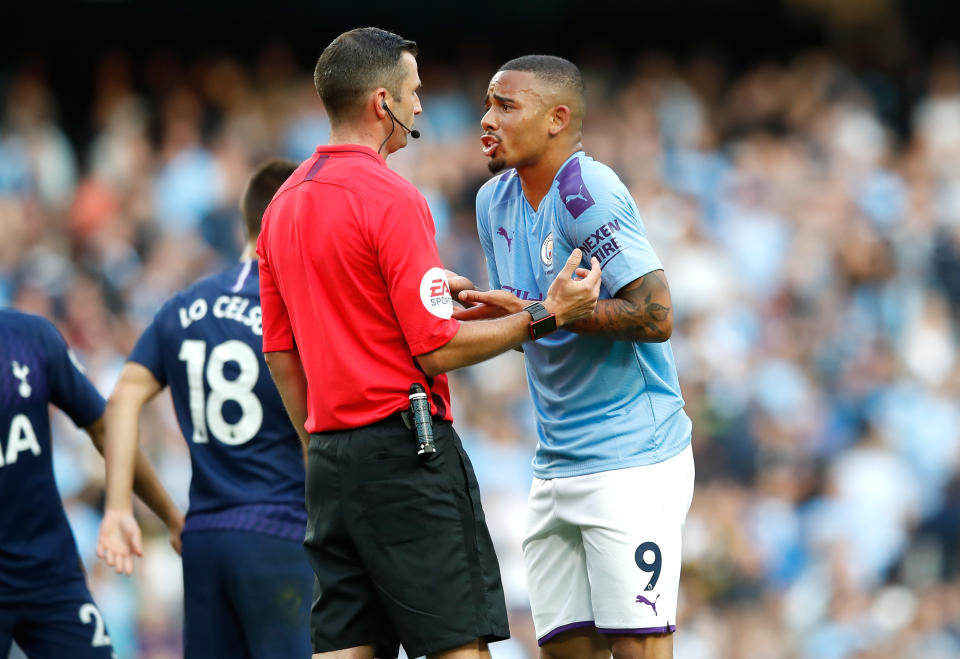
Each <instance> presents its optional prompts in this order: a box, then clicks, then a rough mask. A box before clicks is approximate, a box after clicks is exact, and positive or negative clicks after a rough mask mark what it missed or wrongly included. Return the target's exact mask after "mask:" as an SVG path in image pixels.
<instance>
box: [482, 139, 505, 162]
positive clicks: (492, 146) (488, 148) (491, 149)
mask: <svg viewBox="0 0 960 659" xmlns="http://www.w3.org/2000/svg"><path fill="white" fill-rule="evenodd" d="M480 142H481V144H483V155H485V156H487V157H488V158H489V157H490V156H492V155H493V154H494V153H495V152H496V150H497V147H498V146H500V140H498V139H497V138H496V137H494V136H493V135H484V136H482V137H481V138H480Z"/></svg>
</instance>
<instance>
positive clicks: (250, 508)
mask: <svg viewBox="0 0 960 659" xmlns="http://www.w3.org/2000/svg"><path fill="white" fill-rule="evenodd" d="M262 344H263V340H262V329H261V324H260V282H259V270H258V268H257V262H256V261H245V262H243V263H241V264H239V265H237V266H236V267H234V268H231V269H230V270H227V271H226V272H223V273H220V274H217V275H213V276H210V277H207V278H205V279H201V280H200V281H198V282H196V283H195V284H193V285H192V286H190V287H189V288H186V289H185V290H183V291H181V292H180V293H178V294H177V295H175V296H174V297H173V298H172V299H171V300H170V301H168V302H167V303H166V304H165V305H164V306H163V307H162V308H161V309H160V311H159V312H158V313H157V315H156V317H155V318H154V320H153V322H152V323H151V324H150V326H149V327H147V329H146V330H145V331H144V333H143V336H141V337H140V340H139V341H138V342H137V345H136V347H134V349H133V352H132V353H131V355H130V361H133V362H136V363H138V364H142V365H143V366H145V367H146V368H147V369H149V370H150V372H151V373H153V376H154V377H155V378H156V379H157V381H158V382H160V383H161V384H165V385H169V387H170V392H171V394H172V396H173V405H174V408H175V410H176V415H177V421H178V423H179V424H180V429H181V430H182V431H183V435H184V438H185V439H186V440H187V445H188V446H189V447H190V459H191V463H192V466H193V477H192V479H191V482H190V507H189V510H188V513H187V520H186V525H185V527H184V531H192V530H199V529H240V530H251V531H260V532H263V533H268V534H271V535H277V536H281V537H288V538H290V539H296V540H302V539H303V532H304V527H305V523H306V513H305V512H304V468H303V453H302V450H301V444H300V440H299V438H298V436H297V433H296V431H295V430H294V428H293V426H292V424H291V423H290V419H289V417H287V413H286V410H285V409H284V407H283V402H282V401H281V399H280V394H279V393H278V392H277V389H276V387H275V386H274V384H273V380H272V379H271V377H270V373H269V371H268V370H267V366H266V363H265V362H264V359H263V352H262Z"/></svg>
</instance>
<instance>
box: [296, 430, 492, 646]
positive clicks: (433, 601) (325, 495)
mask: <svg viewBox="0 0 960 659" xmlns="http://www.w3.org/2000/svg"><path fill="white" fill-rule="evenodd" d="M433 428H434V437H435V443H436V447H437V452H436V453H435V454H434V455H433V456H432V457H430V458H429V459H427V460H424V459H422V458H420V457H418V456H417V454H416V448H417V444H416V440H415V437H414V434H413V432H412V431H410V430H408V429H407V428H406V427H405V426H404V425H403V423H402V421H401V420H400V417H399V415H394V416H392V417H390V418H388V419H386V420H384V421H381V422H379V423H376V424H373V425H370V426H364V427H362V428H357V429H353V430H348V431H343V432H331V433H320V434H316V435H312V436H311V438H310V449H309V458H308V462H307V485H306V488H307V490H306V494H307V535H306V540H305V541H304V545H305V547H306V552H307V558H308V559H309V561H310V564H311V565H312V567H313V571H314V574H315V575H316V578H317V583H316V588H315V592H314V602H313V609H312V611H311V615H310V634H311V639H312V641H313V651H314V652H329V651H332V650H340V649H344V648H349V647H355V646H359V645H371V644H372V645H374V646H376V656H377V657H396V656H397V653H398V646H399V644H401V643H402V644H403V647H404V650H405V651H406V653H407V655H408V656H410V657H417V656H420V655H423V654H426V653H432V652H438V651H441V650H446V649H449V648H454V647H457V646H460V645H463V644H465V643H468V642H470V641H472V640H473V639H477V638H480V639H485V640H487V641H488V642H489V641H498V640H502V639H505V638H508V637H509V635H510V631H509V627H508V624H507V611H506V605H505V603H504V598H503V586H502V585H501V583H500V569H499V566H498V564H497V556H496V553H495V552H494V549H493V542H492V541H491V540H490V533H489V532H488V531H487V525H486V521H485V520H484V516H483V509H482V507H481V505H480V490H479V488H478V486H477V479H476V477H475V476H474V473H473V466H472V465H471V464H470V460H469V459H468V458H467V454H466V453H465V452H464V450H463V446H462V445H461V443H460V438H459V437H458V436H457V434H456V432H455V431H454V429H453V426H452V425H451V424H449V423H447V422H444V421H438V420H436V419H435V420H434V424H433Z"/></svg>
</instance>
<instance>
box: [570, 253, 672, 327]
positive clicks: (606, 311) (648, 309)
mask: <svg viewBox="0 0 960 659" xmlns="http://www.w3.org/2000/svg"><path fill="white" fill-rule="evenodd" d="M672 304H673V302H672V301H671V299H670V288H669V286H668V285H667V276H666V275H665V274H664V272H663V270H654V271H653V272H649V273H647V274H645V275H644V276H643V277H640V278H639V279H635V280H633V281H632V282H630V283H629V284H627V285H626V286H624V287H623V288H621V289H620V290H619V291H618V292H617V294H616V296H615V297H613V298H612V299H609V300H600V301H599V302H597V309H596V311H594V312H593V315H592V316H590V317H589V318H585V319H583V320H578V321H577V322H575V323H572V324H570V325H569V326H568V327H565V328H564V329H568V330H570V331H572V332H577V333H578V334H602V335H604V336H606V337H608V338H611V339H613V340H615V341H640V342H643V343H660V342H662V341H666V340H667V339H669V338H670V335H671V334H672V333H673V308H672Z"/></svg>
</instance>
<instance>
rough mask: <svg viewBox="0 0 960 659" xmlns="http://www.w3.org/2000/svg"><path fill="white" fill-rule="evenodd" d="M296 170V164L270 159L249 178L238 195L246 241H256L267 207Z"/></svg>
mask: <svg viewBox="0 0 960 659" xmlns="http://www.w3.org/2000/svg"><path fill="white" fill-rule="evenodd" d="M296 168H297V163H295V162H294V161H292V160H287V159H286V158H272V159H270V160H267V161H266V162H263V163H261V164H260V166H259V167H257V169H256V170H255V171H254V172H253V174H252V175H251V176H250V180H248V181H247V185H246V187H245V188H244V189H243V194H242V195H240V214H241V215H243V226H244V228H245V229H246V230H247V240H256V239H257V236H259V235H260V223H261V221H262V220H263V213H264V211H266V210H267V205H268V204H269V203H270V200H271V199H273V195H275V194H276V193H277V190H279V189H280V186H281V185H283V182H284V181H286V180H287V179H288V178H290V175H291V174H293V170H295V169H296Z"/></svg>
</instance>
